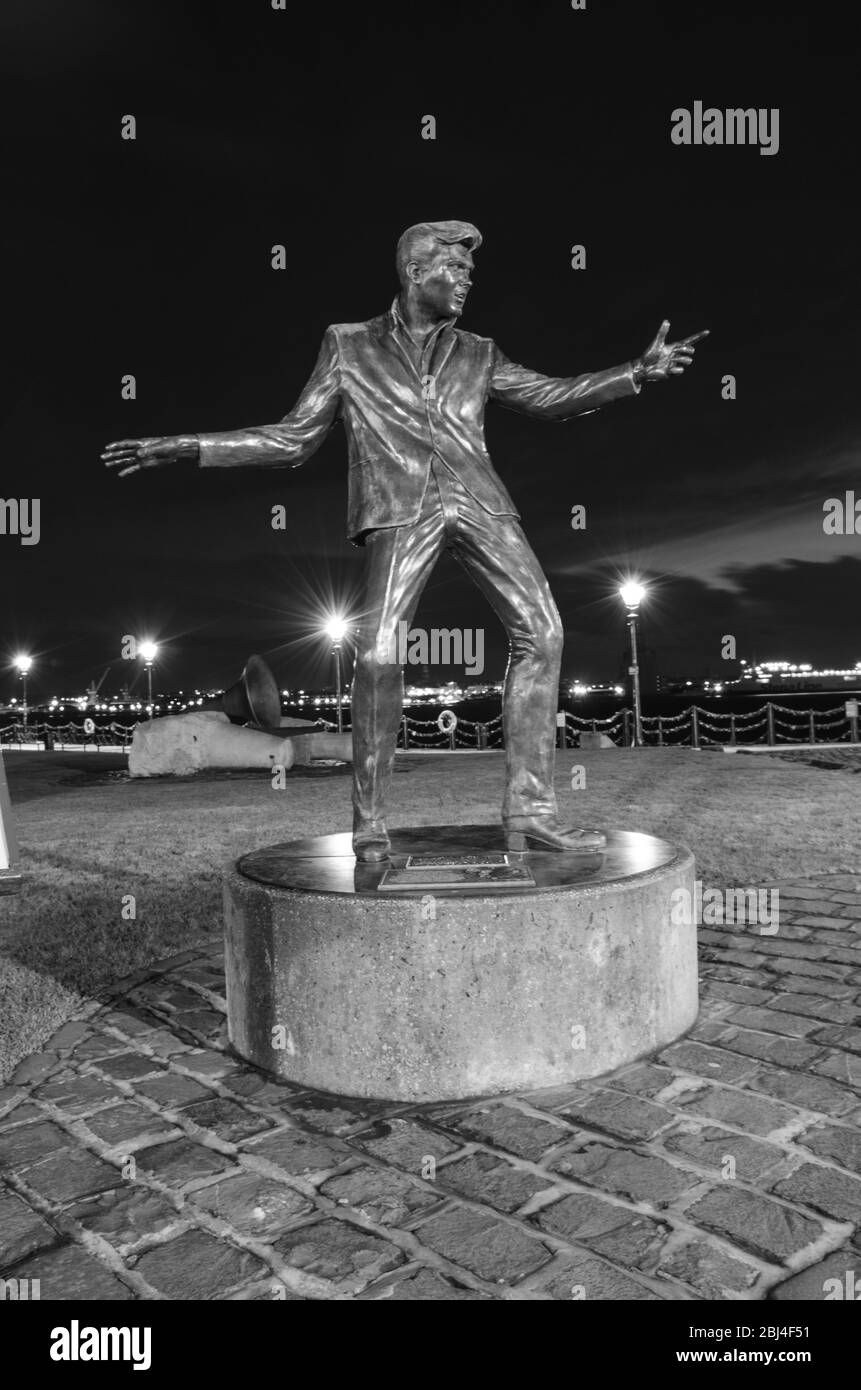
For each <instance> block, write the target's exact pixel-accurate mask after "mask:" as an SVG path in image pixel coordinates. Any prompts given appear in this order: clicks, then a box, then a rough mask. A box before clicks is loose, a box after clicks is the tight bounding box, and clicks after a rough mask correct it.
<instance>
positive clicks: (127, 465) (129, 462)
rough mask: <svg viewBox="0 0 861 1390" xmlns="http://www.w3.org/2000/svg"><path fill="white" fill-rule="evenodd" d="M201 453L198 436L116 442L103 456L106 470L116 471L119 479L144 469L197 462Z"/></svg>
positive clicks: (175, 436)
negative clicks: (190, 460)
mask: <svg viewBox="0 0 861 1390" xmlns="http://www.w3.org/2000/svg"><path fill="white" fill-rule="evenodd" d="M199 452H200V446H199V444H198V440H197V436H196V435H193V434H168V435H160V436H155V437H153V438H149V439H118V440H116V441H115V442H114V443H113V444H109V445H108V447H107V448H106V449H105V451H104V452H103V454H102V461H103V463H104V465H105V467H106V468H116V469H118V470H119V476H120V477H121V478H124V477H125V476H126V474H127V473H138V472H140V470H141V469H143V468H164V467H166V465H167V464H169V463H178V462H179V461H180V460H181V459H197V458H198V456H199Z"/></svg>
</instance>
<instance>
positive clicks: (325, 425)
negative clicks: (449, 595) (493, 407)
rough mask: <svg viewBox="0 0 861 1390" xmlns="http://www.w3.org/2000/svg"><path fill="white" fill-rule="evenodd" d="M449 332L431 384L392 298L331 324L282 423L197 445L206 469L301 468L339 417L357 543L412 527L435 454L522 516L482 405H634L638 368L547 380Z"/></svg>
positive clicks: (481, 497) (543, 412)
mask: <svg viewBox="0 0 861 1390" xmlns="http://www.w3.org/2000/svg"><path fill="white" fill-rule="evenodd" d="M453 324H454V320H451V321H449V322H448V323H446V324H445V325H444V327H443V328H442V330H441V331H440V333H439V337H438V341H437V343H436V346H435V348H434V354H433V359H432V361H433V366H432V372H431V373H429V374H428V375H426V376H425V377H422V376H420V375H419V371H418V369H417V368H416V366H415V363H414V360H413V356H412V355H411V353H410V352H409V350H408V349H407V347H406V346H405V345H404V333H405V329H404V325H403V320H402V319H401V317H400V314H399V312H398V303H397V300H395V303H394V304H393V305H392V308H391V309H390V310H389V312H388V313H387V314H381V315H380V316H379V317H378V318H375V319H370V320H369V321H368V322H367V323H338V324H333V325H332V326H331V327H330V328H327V329H326V333H325V336H324V338H323V346H322V348H321V349H320V355H319V357H318V358H317V364H316V366H315V367H314V371H313V372H312V374H311V378H310V380H309V381H308V384H307V385H306V387H305V389H304V391H303V392H302V394H301V396H300V397H299V400H298V401H297V402H296V405H295V406H294V408H293V409H292V410H291V412H290V414H289V415H286V416H285V417H284V419H283V420H281V421H280V422H279V423H278V424H276V425H259V426H256V427H253V428H249V429H240V430H228V431H223V432H220V433H214V434H201V435H199V436H198V438H199V441H200V463H201V466H202V467H204V468H224V467H233V466H237V465H243V464H248V465H253V464H261V465H274V466H282V467H285V466H286V467H293V468H296V467H298V466H299V464H301V463H304V462H305V460H306V459H309V458H310V457H311V455H312V454H313V453H315V451H316V450H317V449H318V448H319V447H320V445H321V444H322V442H323V440H324V439H325V437H326V435H327V434H328V432H329V429H330V428H331V426H332V424H333V423H334V421H335V420H336V419H337V418H338V417H339V416H340V418H341V419H343V422H344V428H345V430H346V432H347V443H348V446H349V465H350V466H349V497H348V519H347V533H348V535H349V537H350V539H351V540H352V541H353V542H354V543H355V544H359V545H361V544H362V543H363V537H364V533H365V532H367V531H369V530H372V529H375V528H377V527H380V526H403V525H405V524H406V523H408V522H411V521H415V520H416V519H417V517H418V516H419V513H420V511H421V505H422V499H423V497H424V493H425V489H426V487H427V484H428V478H429V476H430V463H431V456H432V454H433V453H434V452H435V453H437V454H438V455H439V456H440V457H441V458H442V459H443V461H444V462H445V463H446V464H447V465H448V466H449V468H450V469H451V470H452V472H454V473H455V474H456V475H457V477H458V478H459V479H460V481H461V482H462V483H463V485H464V487H465V488H466V489H467V491H468V492H469V493H470V494H471V495H472V497H474V498H475V501H476V503H477V504H478V505H479V506H480V507H482V508H483V509H484V510H485V511H486V512H490V513H491V514H492V515H495V516H515V517H516V516H518V515H519V514H518V511H517V508H516V507H515V506H514V503H513V502H512V500H511V498H510V496H509V495H508V492H507V490H506V488H505V487H504V486H503V483H502V481H501V479H500V478H499V476H498V475H497V473H496V470H495V469H494V467H493V464H492V463H491V460H490V455H489V454H488V452H487V448H486V446H485V442H484V407H485V403H486V402H487V401H488V400H493V401H498V402H499V403H500V405H504V406H508V407H509V408H510V409H512V410H519V411H523V412H525V413H526V414H527V415H537V416H540V417H541V418H543V419H549V420H567V419H569V418H570V417H571V416H574V415H583V414H585V413H586V412H587V411H591V410H596V409H597V408H598V407H599V406H602V405H606V404H607V403H608V402H609V401H614V400H617V399H619V398H620V397H622V396H632V395H636V394H637V393H638V391H639V389H640V388H639V386H638V385H637V384H636V383H635V381H634V375H633V367H632V364H631V363H630V362H627V363H625V364H624V365H623V366H621V367H613V368H610V369H609V370H608V371H603V372H587V373H585V374H584V375H583V376H576V377H548V376H542V375H541V374H540V373H539V372H532V371H529V369H528V368H526V367H521V366H518V365H517V363H516V362H509V360H508V358H507V357H505V356H504V354H503V353H502V352H500V350H499V348H498V347H497V346H496V344H495V343H494V342H493V341H492V339H490V338H480V337H478V335H477V334H475V333H466V332H464V331H463V330H462V329H460V328H455V327H454V326H453Z"/></svg>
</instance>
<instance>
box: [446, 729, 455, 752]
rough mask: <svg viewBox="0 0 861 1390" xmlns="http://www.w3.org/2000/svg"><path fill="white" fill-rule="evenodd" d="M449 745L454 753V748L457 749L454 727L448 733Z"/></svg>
mask: <svg viewBox="0 0 861 1390" xmlns="http://www.w3.org/2000/svg"><path fill="white" fill-rule="evenodd" d="M448 746H449V751H450V752H452V753H453V752H454V749H455V742H454V729H450V730H449V735H448Z"/></svg>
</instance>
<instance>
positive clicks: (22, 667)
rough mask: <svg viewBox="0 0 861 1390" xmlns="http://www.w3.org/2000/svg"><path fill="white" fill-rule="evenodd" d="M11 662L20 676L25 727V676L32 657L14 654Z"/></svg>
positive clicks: (25, 724) (28, 670) (25, 723)
mask: <svg viewBox="0 0 861 1390" xmlns="http://www.w3.org/2000/svg"><path fill="white" fill-rule="evenodd" d="M12 664H13V666H15V667H17V670H18V675H19V676H20V677H21V685H22V688H23V699H22V709H23V714H24V728H25V729H26V727H27V676H28V674H29V672H30V668H31V667H32V665H33V658H32V656H24V655H20V656H16V657H15V660H14V661H13V663H12Z"/></svg>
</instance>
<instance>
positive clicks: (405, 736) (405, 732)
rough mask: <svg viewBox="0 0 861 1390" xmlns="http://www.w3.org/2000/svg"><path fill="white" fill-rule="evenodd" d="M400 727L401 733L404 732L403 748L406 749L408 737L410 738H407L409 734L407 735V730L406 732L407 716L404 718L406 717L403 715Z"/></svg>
mask: <svg viewBox="0 0 861 1390" xmlns="http://www.w3.org/2000/svg"><path fill="white" fill-rule="evenodd" d="M401 725H402V727H403V731H404V748H407V747H408V746H409V737H410V736H409V733H408V730H407V716H406V715H404V716H403V718H402V719H401Z"/></svg>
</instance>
